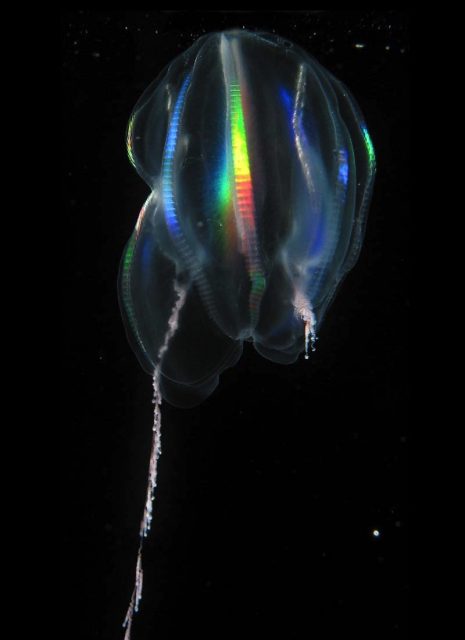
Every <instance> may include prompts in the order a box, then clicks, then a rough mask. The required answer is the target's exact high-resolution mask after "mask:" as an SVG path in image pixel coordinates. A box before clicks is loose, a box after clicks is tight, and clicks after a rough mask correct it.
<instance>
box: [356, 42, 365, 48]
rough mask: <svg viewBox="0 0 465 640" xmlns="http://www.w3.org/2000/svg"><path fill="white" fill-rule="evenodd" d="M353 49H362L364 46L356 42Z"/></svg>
mask: <svg viewBox="0 0 465 640" xmlns="http://www.w3.org/2000/svg"><path fill="white" fill-rule="evenodd" d="M355 48H356V49H364V48H365V45H364V44H361V43H360V42H357V44H356V45H355Z"/></svg>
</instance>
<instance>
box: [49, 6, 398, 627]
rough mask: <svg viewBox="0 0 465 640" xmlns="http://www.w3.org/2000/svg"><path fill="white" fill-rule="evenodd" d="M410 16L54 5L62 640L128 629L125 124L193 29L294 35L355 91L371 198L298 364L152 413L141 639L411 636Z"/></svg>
mask: <svg viewBox="0 0 465 640" xmlns="http://www.w3.org/2000/svg"><path fill="white" fill-rule="evenodd" d="M408 23H409V19H408V16H407V15H405V14H403V13H399V12H392V11H387V12H386V11H385V12H376V11H366V12H356V11H354V12H325V11H316V12H304V13H296V12H268V13H267V12H255V13H254V12H252V13H218V12H207V13H202V12H164V13H159V12H153V11H152V12H142V11H141V12H139V11H134V12H133V11H126V12H121V11H115V12H96V11H72V12H68V13H65V14H63V20H62V42H63V54H62V77H63V82H62V88H63V100H62V115H63V124H62V141H63V146H62V166H63V209H62V213H63V216H62V218H63V220H62V221H63V225H62V246H63V253H62V335H63V348H62V354H63V368H62V370H63V391H62V398H63V419H62V420H63V428H62V434H63V435H62V459H63V475H62V480H61V485H62V487H63V509H62V529H61V535H60V539H61V545H62V578H61V584H60V593H61V597H62V632H61V637H62V638H63V639H66V640H70V639H74V638H80V639H83V638H86V639H87V638H89V639H94V638H95V639H97V638H99V639H102V640H110V639H111V640H113V639H116V640H117V639H118V638H122V636H123V633H122V629H121V628H120V625H121V622H122V620H123V617H124V614H125V611H126V607H127V604H128V599H129V596H130V593H131V590H132V584H133V574H134V562H135V554H136V550H137V542H138V540H137V532H138V525H139V520H140V516H141V511H142V508H143V502H144V495H145V483H146V472H147V465H148V456H149V450H150V438H151V424H152V406H151V380H150V378H149V377H148V376H147V375H146V374H144V373H143V371H142V370H141V369H140V367H139V365H138V364H137V361H136V359H135V357H134V356H133V354H132V352H131V351H130V348H129V345H128V344H127V341H126V337H125V334H124V329H123V325H122V322H121V318H120V314H119V309H118V303H117V296H116V277H117V271H118V263H119V259H120V256H121V252H122V249H123V246H124V244H125V242H126V240H127V238H128V237H129V234H130V232H131V230H132V227H133V225H134V223H135V220H136V217H137V213H138V211H139V208H140V205H141V203H142V202H143V201H144V199H145V196H146V195H147V187H146V186H145V185H144V183H143V182H142V180H141V179H140V178H139V177H138V176H137V174H136V173H135V171H134V170H133V169H132V168H131V166H130V164H129V162H128V160H127V157H126V150H125V140H124V137H125V129H126V124H127V119H128V116H129V114H130V112H131V109H132V107H133V105H134V104H135V102H136V100H137V98H138V97H139V95H140V94H141V93H142V91H143V90H144V88H145V87H146V85H147V84H148V83H149V82H150V81H151V80H152V79H153V78H154V77H155V76H156V75H157V74H158V72H159V71H160V70H161V69H162V68H163V67H164V65H165V64H167V63H168V62H170V61H171V60H172V59H173V57H175V56H176V55H177V54H178V53H180V52H181V51H182V50H184V49H185V48H187V47H188V46H189V45H190V44H191V43H192V42H193V41H194V40H195V39H196V38H197V37H199V36H200V35H202V34H203V33H205V32H208V31H212V30H219V29H225V28H232V27H242V26H245V27H246V28H249V29H252V30H253V29H264V30H268V31H271V32H273V31H275V32H276V33H279V34H280V35H282V36H284V37H288V38H289V39H291V40H293V41H295V42H296V43H297V44H299V45H300V46H303V47H304V48H306V49H307V50H308V51H309V52H310V53H312V54H313V55H314V56H315V57H317V59H318V60H319V61H320V62H321V63H322V64H323V65H325V66H326V67H327V68H328V69H329V70H330V71H332V72H333V73H334V74H335V75H336V76H337V77H338V78H340V79H341V80H342V81H343V82H345V83H346V84H347V85H348V86H349V87H350V89H351V90H352V92H353V93H354V95H355V97H356V99H357V101H358V102H359V104H360V106H361V108H362V110H363V113H364V115H365V118H366V121H367V124H368V128H369V131H370V134H371V136H372V139H373V143H374V145H375V149H376V152H377V161H378V172H377V177H376V183H375V190H374V195H373V201H372V205H371V208H370V213H369V218H368V226H367V233H366V239H365V244H364V248H363V250H362V254H361V257H360V260H359V262H358V264H357V266H356V267H355V268H354V270H353V271H352V272H351V273H350V275H349V276H348V278H347V279H346V281H345V282H344V284H343V286H342V288H341V289H340V292H339V294H338V296H337V298H336V301H335V303H334V304H333V306H332V307H331V309H330V310H329V312H328V314H327V317H326V321H325V324H324V325H323V327H322V329H321V331H320V336H319V341H318V345H317V351H316V353H315V354H313V356H312V358H311V360H310V361H309V362H305V361H304V360H303V359H302V360H301V361H299V362H298V363H297V364H295V365H292V366H288V367H285V366H279V365H274V364H272V363H270V362H267V361H265V360H263V359H262V358H260V357H259V356H258V355H257V354H256V353H254V351H253V349H252V348H247V347H250V345H246V349H245V353H244V356H243V357H242V359H241V361H240V362H239V363H238V365H236V367H235V368H233V369H231V370H229V371H227V372H225V373H224V374H223V376H222V378H221V381H220V385H219V387H218V389H217V390H216V391H215V393H214V394H213V396H212V397H211V398H209V399H208V400H207V401H206V402H205V403H204V404H203V405H201V406H200V407H198V408H196V409H191V410H179V409H174V408H172V407H170V406H168V405H166V406H164V407H163V426H162V437H163V455H162V457H161V459H160V465H159V483H158V489H157V497H156V502H155V517H154V525H153V529H152V533H151V536H150V539H149V541H148V543H147V545H146V548H145V561H144V566H145V582H144V598H143V602H142V608H141V612H140V615H138V617H137V619H136V622H135V625H134V634H133V640H148V639H151V638H158V639H160V638H161V639H164V638H178V637H179V638H181V637H185V636H186V635H187V634H189V635H197V634H199V635H200V634H201V637H203V638H204V639H207V638H215V639H216V638H222V639H223V638H237V637H252V636H255V637H260V638H261V637H267V636H269V635H270V634H273V635H274V636H275V637H282V638H286V639H288V638H302V637H311V638H314V639H326V638H334V637H341V636H342V634H344V637H352V636H354V637H357V638H372V637H378V638H380V637H381V638H385V637H386V638H391V637H392V638H406V637H407V630H406V598H407V590H408V587H407V585H408V580H407V569H406V531H407V515H408V514H407V490H406V475H407V464H406V449H407V446H408V416H407V404H408V358H407V342H408V338H407V331H408V315H409V299H408V292H407V282H406V280H407V275H408V253H407V234H408V229H409V125H410V122H409V85H410V71H409V32H408V31H409V30H408ZM357 45H359V46H357ZM360 45H362V46H360ZM374 530H378V531H379V534H380V535H379V536H378V537H376V535H374V534H373V531H374Z"/></svg>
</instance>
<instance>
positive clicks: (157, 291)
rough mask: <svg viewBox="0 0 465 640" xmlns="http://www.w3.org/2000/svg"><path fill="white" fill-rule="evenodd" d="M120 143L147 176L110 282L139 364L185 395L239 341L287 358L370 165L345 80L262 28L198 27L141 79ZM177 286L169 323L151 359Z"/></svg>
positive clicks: (348, 251) (173, 394)
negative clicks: (157, 70) (175, 319)
mask: <svg viewBox="0 0 465 640" xmlns="http://www.w3.org/2000/svg"><path fill="white" fill-rule="evenodd" d="M128 154H129V158H130V160H131V162H132V163H133V165H134V166H135V168H136V169H137V171H138V173H139V174H140V175H141V177H142V178H143V179H144V180H145V181H146V183H147V184H148V185H149V187H150V189H151V193H150V195H149V197H148V199H147V201H146V203H145V204H144V206H143V208H142V211H141V213H140V215H139V218H138V221H137V224H136V227H135V230H134V232H133V234H132V236H131V238H130V240H129V243H128V245H127V247H126V249H125V252H124V255H123V259H122V263H121V269H120V276H119V295H120V303H121V308H122V313H123V317H124V320H125V324H126V328H127V333H128V336H129V340H130V342H131V345H132V347H133V349H134V351H135V353H136V355H137V357H138V358H139V360H140V362H141V364H142V366H143V367H144V368H145V369H146V370H147V371H148V372H149V373H153V372H154V370H155V368H156V367H157V366H158V365H160V372H161V376H160V388H161V393H162V395H163V397H164V398H165V399H166V400H168V401H169V402H171V403H172V404H175V405H178V406H192V405H194V404H197V403H198V402H200V401H202V400H203V399H204V398H205V397H207V396H208V395H209V394H210V393H211V392H212V391H213V390H214V389H215V387H216V385H217V384H218V376H219V374H220V373H221V372H222V371H223V370H224V369H225V368H227V367H230V366H232V365H233V364H234V363H235V362H236V361H237V360H238V358H239V357H240V355H241V352H242V343H243V341H244V340H250V341H252V342H253V344H254V346H255V348H256V350H257V351H258V352H259V353H260V354H261V355H262V356H264V357H266V358H268V359H270V360H272V361H274V362H279V363H291V362H294V361H295V360H296V358H297V357H298V355H299V353H301V352H303V351H304V350H305V349H306V347H307V348H308V344H309V342H310V341H311V339H312V337H313V336H314V335H315V332H316V330H317V329H318V326H319V324H320V323H321V321H322V319H323V316H324V313H325V310H326V308H327V307H328V304H329V303H330V301H331V299H332V298H333V296H334V294H335V291H336V289H337V287H338V285H339V284H340V282H341V281H342V279H343V277H344V275H345V274H346V273H347V271H348V270H349V269H350V268H351V267H352V266H353V264H354V263H355V261H356V259H357V257H358V254H359V252H360V248H361V243H362V238H363V231H364V225H365V219H366V213H367V207H368V204H369V200H370V195H371V189H372V183H373V178H374V174H375V156H374V150H373V146H372V143H371V140H370V137H369V135H368V131H367V128H366V125H365V123H364V121H363V118H362V115H361V113H360V111H359V108H358V106H357V105H356V103H355V101H354V98H353V97H352V96H351V95H350V93H349V91H348V89H347V88H346V87H345V86H344V85H343V84H342V83H341V82H339V81H338V80H337V79H336V78H335V77H334V76H333V75H331V74H330V73H329V72H328V71H327V70H326V69H324V68H323V67H322V66H321V65H320V64H319V63H318V62H317V61H316V60H315V59H314V58H312V57H311V56H309V55H308V54H307V53H306V52H304V51H303V50H302V49H300V48H299V47H297V46H295V45H292V44H291V43H289V42H287V41H284V40H282V39H280V38H278V37H275V36H271V35H268V34H256V33H250V32H247V31H227V32H223V33H213V34H209V35H207V36H205V37H203V38H201V39H200V40H198V41H197V42H196V43H195V44H194V45H193V46H192V47H191V48H190V49H189V50H187V51H186V52H185V53H183V54H182V55H180V56H179V57H178V58H176V59H175V60H174V61H173V63H172V64H170V65H169V66H168V67H167V68H166V69H165V70H164V71H163V72H162V73H161V74H160V76H159V77H158V78H157V80H156V81H155V82H153V83H152V84H151V85H150V86H149V87H148V88H147V90H146V91H145V92H144V94H143V95H142V97H141V98H140V100H139V101H138V103H137V104H136V106H135V108H134V111H133V113H132V115H131V118H130V121H129V126H128ZM176 283H178V285H180V286H182V287H184V289H185V291H186V297H185V303H184V305H183V307H182V309H181V310H180V313H179V325H178V327H177V330H176V331H175V332H174V335H173V336H172V339H171V340H170V343H169V345H168V348H167V349H166V352H164V354H163V359H162V362H161V363H158V362H157V358H159V354H160V348H161V345H162V344H163V341H164V339H165V336H166V335H167V331H168V329H169V327H168V323H169V319H170V314H171V310H172V309H173V306H174V304H175V302H176V290H177V289H176V288H175V285H176Z"/></svg>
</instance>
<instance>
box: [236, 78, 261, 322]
mask: <svg viewBox="0 0 465 640" xmlns="http://www.w3.org/2000/svg"><path fill="white" fill-rule="evenodd" d="M229 99H230V131H231V149H232V167H233V173H234V176H233V182H234V204H235V213H236V222H237V227H238V231H239V238H240V241H241V249H242V253H243V254H244V257H245V261H246V265H247V270H248V272H249V277H250V281H251V291H250V295H249V311H250V315H251V322H252V324H255V321H256V319H257V315H258V309H259V305H260V300H261V297H262V295H263V291H264V288H265V278H264V275H263V272H262V269H261V265H260V259H259V254H258V243H257V233H256V223H255V205H254V197H253V184H252V176H251V173H250V162H249V152H248V144H247V131H246V125H245V118H244V110H243V104H242V96H241V89H240V86H239V83H236V82H232V83H231V85H230V88H229Z"/></svg>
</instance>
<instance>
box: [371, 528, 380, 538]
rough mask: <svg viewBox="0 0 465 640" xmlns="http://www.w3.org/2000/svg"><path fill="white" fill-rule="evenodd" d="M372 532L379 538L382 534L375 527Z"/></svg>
mask: <svg viewBox="0 0 465 640" xmlns="http://www.w3.org/2000/svg"><path fill="white" fill-rule="evenodd" d="M372 534H373V537H374V538H379V536H380V535H381V534H380V532H379V530H378V529H373V531H372Z"/></svg>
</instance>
